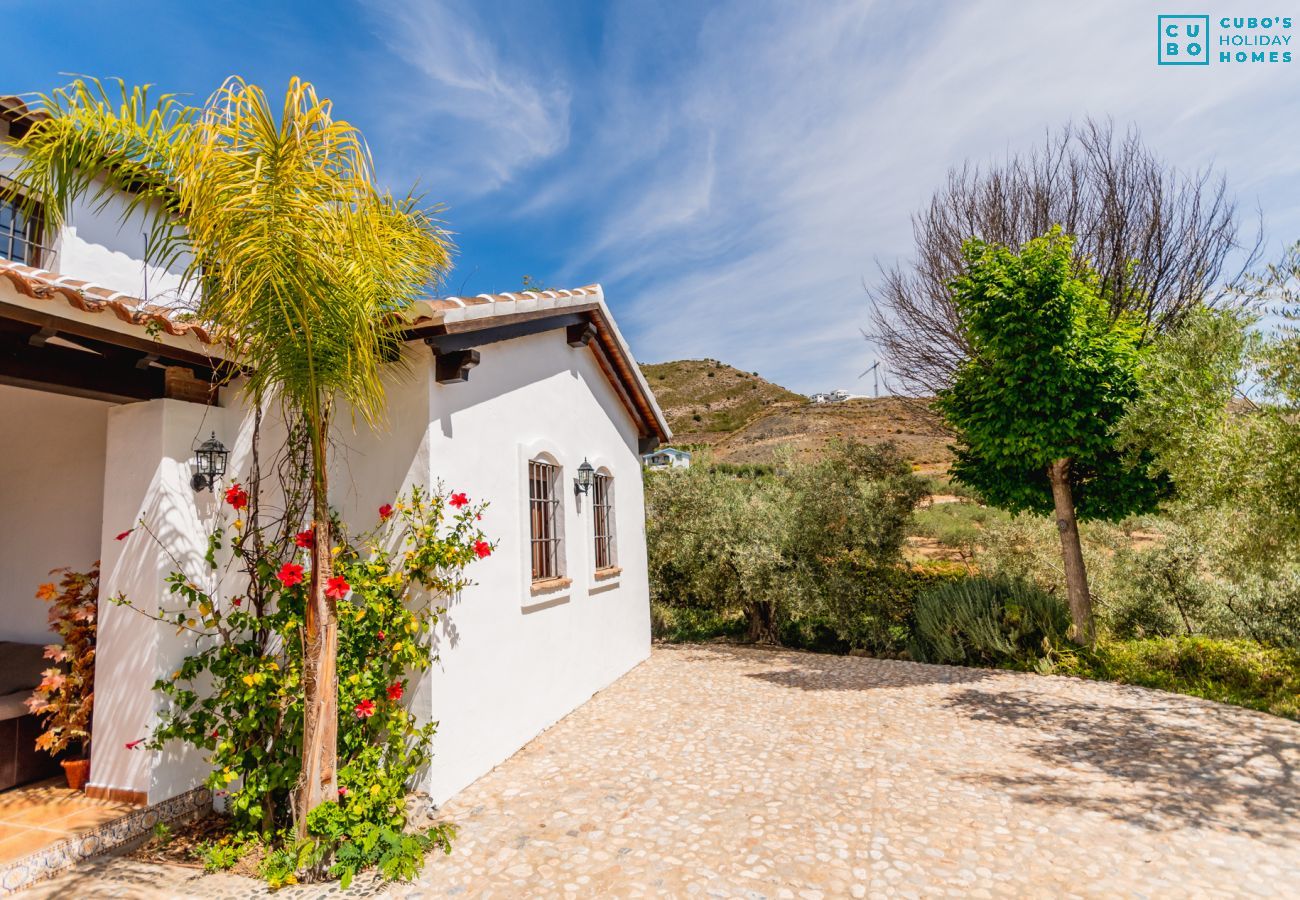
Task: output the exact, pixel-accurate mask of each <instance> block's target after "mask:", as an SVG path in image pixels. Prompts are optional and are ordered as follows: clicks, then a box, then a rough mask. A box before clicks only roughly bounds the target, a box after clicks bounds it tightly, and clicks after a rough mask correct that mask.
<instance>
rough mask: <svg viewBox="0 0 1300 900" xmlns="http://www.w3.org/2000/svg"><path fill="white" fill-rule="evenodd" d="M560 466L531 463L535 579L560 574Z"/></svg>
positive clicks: (529, 489)
mask: <svg viewBox="0 0 1300 900" xmlns="http://www.w3.org/2000/svg"><path fill="white" fill-rule="evenodd" d="M559 483H560V467H559V466H554V465H551V464H550V463H547V462H541V461H539V460H530V461H529V463H528V518H529V528H530V529H531V534H530V537H531V539H532V549H533V581H544V580H546V579H548V578H559V577H561V576H562V575H563V574H564V572H563V570H562V569H561V565H560V560H561V555H560V549H561V543H560V539H561V534H560V522H559V516H560V499H559V490H558V485H559Z"/></svg>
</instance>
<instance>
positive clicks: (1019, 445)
mask: <svg viewBox="0 0 1300 900" xmlns="http://www.w3.org/2000/svg"><path fill="white" fill-rule="evenodd" d="M1072 248H1073V241H1072V239H1071V238H1069V237H1068V236H1066V235H1065V234H1063V233H1062V232H1061V230H1060V229H1059V228H1054V229H1053V230H1052V231H1050V232H1049V233H1048V234H1046V235H1044V236H1042V237H1039V238H1035V239H1033V240H1031V241H1028V242H1027V243H1026V244H1024V246H1022V247H1021V248H1020V250H1019V252H1016V251H1013V250H1010V249H1008V248H1007V247H1003V246H999V245H996V244H988V243H985V242H983V241H980V240H978V239H971V240H969V241H967V242H966V243H965V245H964V246H963V247H962V253H963V256H964V259H965V268H964V271H963V273H962V274H961V275H960V276H958V277H957V278H956V279H954V281H953V282H952V285H951V288H952V293H953V302H954V306H955V308H956V310H957V313H958V315H959V317H960V324H961V328H962V333H963V336H964V339H965V340H966V341H967V342H968V343H969V344H970V347H971V350H972V352H971V355H970V357H969V358H967V359H966V360H965V361H964V362H963V363H962V364H961V365H960V366H959V367H958V369H957V372H956V376H955V378H954V381H953V384H952V387H951V388H949V389H947V390H944V391H942V392H941V393H940V395H939V400H938V405H939V409H940V410H941V411H942V413H943V414H944V416H945V418H946V419H947V420H948V423H949V424H950V425H951V426H952V428H953V429H954V430H955V431H956V432H957V436H958V443H957V448H956V450H957V453H956V460H955V462H954V463H953V467H952V474H953V477H954V478H955V479H956V480H957V481H960V482H962V483H964V484H966V485H968V486H970V487H971V488H973V489H975V490H976V491H977V492H978V493H979V494H980V496H981V497H982V498H983V499H984V500H985V501H986V502H988V503H989V504H991V505H993V506H998V507H1001V508H1003V509H1007V510H1010V511H1012V512H1020V511H1033V512H1040V513H1055V516H1056V524H1057V529H1058V531H1059V532H1060V538H1061V555H1062V559H1063V563H1064V569H1065V574H1066V587H1067V593H1068V596H1069V602H1070V614H1071V619H1072V620H1073V630H1072V634H1073V637H1074V639H1075V640H1076V641H1078V642H1080V643H1087V644H1090V643H1092V641H1093V639H1094V628H1093V616H1092V599H1091V596H1090V594H1089V590H1088V579H1087V572H1086V570H1085V567H1084V562H1083V552H1082V549H1081V547H1080V544H1079V527H1078V521H1079V520H1080V519H1089V518H1098V519H1109V520H1118V519H1120V518H1123V517H1124V516H1127V515H1130V514H1133V513H1137V512H1142V511H1145V510H1150V509H1152V508H1154V507H1155V505H1156V504H1157V502H1158V501H1159V499H1160V498H1161V496H1162V495H1163V493H1164V492H1165V490H1166V487H1167V485H1166V483H1165V481H1164V480H1163V479H1161V478H1151V477H1149V476H1148V473H1147V471H1146V466H1145V465H1143V461H1141V460H1136V461H1135V460H1132V459H1130V458H1129V457H1127V456H1126V455H1125V454H1124V453H1123V452H1122V451H1121V449H1120V448H1119V447H1118V446H1117V445H1116V440H1115V438H1114V436H1113V435H1112V429H1113V427H1114V425H1115V423H1116V422H1118V421H1119V419H1120V417H1121V416H1122V415H1123V414H1124V411H1125V409H1126V408H1127V407H1128V405H1129V404H1130V403H1132V402H1133V400H1134V398H1136V397H1137V396H1138V381H1137V368H1138V364H1139V360H1140V358H1141V344H1142V341H1141V334H1142V332H1141V327H1140V323H1137V322H1135V321H1133V319H1132V318H1131V317H1129V316H1125V315H1121V316H1119V317H1118V318H1112V317H1111V316H1110V314H1109V307H1108V304H1107V303H1106V301H1105V299H1104V298H1103V297H1102V296H1101V295H1100V293H1099V290H1098V282H1097V278H1096V276H1095V275H1094V273H1093V272H1092V270H1091V269H1089V268H1088V267H1087V266H1086V264H1084V263H1082V262H1079V261H1077V260H1076V259H1075V258H1074V255H1073V252H1072Z"/></svg>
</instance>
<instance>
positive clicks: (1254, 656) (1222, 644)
mask: <svg viewBox="0 0 1300 900" xmlns="http://www.w3.org/2000/svg"><path fill="white" fill-rule="evenodd" d="M1054 670H1055V671H1056V672H1059V673H1061V674H1065V675H1077V676H1080V677H1084V678H1097V679H1102V680H1105V681H1119V682H1122V683H1124V684H1136V685H1141V686H1143V687H1151V688H1159V689H1161V690H1166V691H1174V692H1177V693H1180V694H1191V695H1192V696H1196V697H1204V698H1205V699H1207V700H1216V701H1218V702H1220V703H1232V704H1235V705H1237V706H1245V707H1249V708H1250V709H1258V710H1261V711H1263V712H1269V713H1273V714H1274V715H1278V716H1287V717H1288V718H1292V719H1300V652H1297V651H1295V650H1290V649H1284V648H1278V647H1265V646H1262V645H1261V644H1259V643H1257V642H1255V641H1247V640H1217V639H1215V638H1208V637H1188V636H1180V637H1167V638H1151V639H1148V640H1141V641H1104V642H1102V643H1100V644H1098V645H1097V647H1096V648H1095V649H1094V650H1092V651H1086V652H1085V651H1080V652H1079V653H1069V652H1067V653H1064V654H1062V656H1061V658H1060V659H1059V661H1058V662H1057V664H1056V665H1055V667H1054Z"/></svg>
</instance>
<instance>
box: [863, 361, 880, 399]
mask: <svg viewBox="0 0 1300 900" xmlns="http://www.w3.org/2000/svg"><path fill="white" fill-rule="evenodd" d="M879 368H880V360H876V361H875V362H874V363H872V364H871V367H870V368H869V369H867V370H866V371H865V372H863V373H862V374H861V375H859V376H858V380H859V381H861V380H862V379H864V378H866V377H867V376H868V375H870V374H872V373H873V372H874V373H875V376H876V377H875V387H874V389H873V390H872V392H871V396H873V397H879V396H880V373H879V372H878V371H876V370H877V369H879Z"/></svg>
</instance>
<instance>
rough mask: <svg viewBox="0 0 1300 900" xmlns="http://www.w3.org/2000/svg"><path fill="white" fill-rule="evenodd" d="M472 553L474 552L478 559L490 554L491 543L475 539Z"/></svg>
mask: <svg viewBox="0 0 1300 900" xmlns="http://www.w3.org/2000/svg"><path fill="white" fill-rule="evenodd" d="M474 553H475V555H477V556H478V558H479V559H482V558H483V557H485V556H491V555H492V545H491V544H489V543H488V542H487V541H475V542H474Z"/></svg>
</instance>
